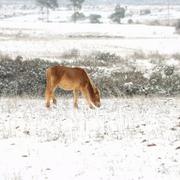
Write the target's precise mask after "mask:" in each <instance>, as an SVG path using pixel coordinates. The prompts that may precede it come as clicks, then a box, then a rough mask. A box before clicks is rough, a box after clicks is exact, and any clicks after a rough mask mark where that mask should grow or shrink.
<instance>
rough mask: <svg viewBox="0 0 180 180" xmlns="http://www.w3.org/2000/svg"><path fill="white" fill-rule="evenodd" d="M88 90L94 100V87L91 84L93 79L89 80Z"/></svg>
mask: <svg viewBox="0 0 180 180" xmlns="http://www.w3.org/2000/svg"><path fill="white" fill-rule="evenodd" d="M88 92H89V96H90V98H91V100H92V99H93V97H94V87H93V85H92V84H91V81H89V83H88Z"/></svg>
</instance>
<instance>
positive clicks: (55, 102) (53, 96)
mask: <svg viewBox="0 0 180 180" xmlns="http://www.w3.org/2000/svg"><path fill="white" fill-rule="evenodd" d="M55 89H56V88H54V90H53V92H52V100H53V104H55V105H56V104H57V100H56V97H55V95H54V92H55Z"/></svg>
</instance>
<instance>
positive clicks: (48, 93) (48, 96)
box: [46, 79, 56, 107]
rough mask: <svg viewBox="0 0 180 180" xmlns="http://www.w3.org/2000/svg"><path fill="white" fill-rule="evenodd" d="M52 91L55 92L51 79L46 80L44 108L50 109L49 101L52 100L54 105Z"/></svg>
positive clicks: (54, 100)
mask: <svg viewBox="0 0 180 180" xmlns="http://www.w3.org/2000/svg"><path fill="white" fill-rule="evenodd" d="M54 90H55V83H54V82H53V80H52V79H48V80H47V85H46V107H50V101H51V99H52V100H53V103H54V104H55V103H56V99H55V96H54Z"/></svg>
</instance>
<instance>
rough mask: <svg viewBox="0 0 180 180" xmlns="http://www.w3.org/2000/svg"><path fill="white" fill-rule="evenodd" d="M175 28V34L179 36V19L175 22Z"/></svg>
mask: <svg viewBox="0 0 180 180" xmlns="http://www.w3.org/2000/svg"><path fill="white" fill-rule="evenodd" d="M175 28H176V32H177V33H178V34H180V19H179V20H178V21H177V22H176V26H175Z"/></svg>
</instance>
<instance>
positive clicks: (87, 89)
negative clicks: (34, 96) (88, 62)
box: [45, 65, 101, 109]
mask: <svg viewBox="0 0 180 180" xmlns="http://www.w3.org/2000/svg"><path fill="white" fill-rule="evenodd" d="M57 87H59V88H62V89H64V90H67V91H73V95H74V108H78V96H79V92H81V94H82V95H83V96H84V97H85V99H86V100H87V103H88V105H89V107H90V108H91V109H93V108H94V106H95V107H100V106H101V102H100V91H99V89H98V88H97V87H96V86H95V85H94V83H93V82H92V80H91V79H90V77H89V76H88V74H87V73H86V71H85V70H84V69H82V68H80V67H66V66H60V65H57V66H53V67H49V68H47V69H46V90H45V100H46V107H47V108H49V107H50V101H51V100H52V102H53V103H54V104H56V103H57V101H56V98H55V95H54V92H55V90H56V88H57Z"/></svg>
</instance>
